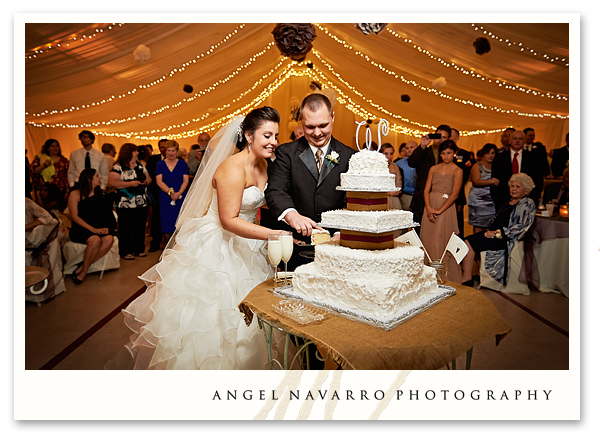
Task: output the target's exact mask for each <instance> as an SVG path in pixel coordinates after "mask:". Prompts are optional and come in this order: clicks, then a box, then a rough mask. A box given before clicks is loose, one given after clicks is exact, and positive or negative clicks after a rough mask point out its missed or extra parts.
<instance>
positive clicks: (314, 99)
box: [300, 93, 333, 120]
mask: <svg viewBox="0 0 600 439" xmlns="http://www.w3.org/2000/svg"><path fill="white" fill-rule="evenodd" d="M323 105H325V107H326V108H327V111H329V115H332V114H333V107H332V106H331V102H330V101H329V99H328V98H327V96H325V95H324V94H321V93H312V94H309V95H308V96H306V97H305V98H304V100H303V101H302V104H301V105H300V119H301V120H302V116H303V115H304V109H305V108H308V110H309V111H311V112H315V111H317V110H319V108H321V106H323Z"/></svg>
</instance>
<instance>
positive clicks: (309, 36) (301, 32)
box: [271, 23, 317, 61]
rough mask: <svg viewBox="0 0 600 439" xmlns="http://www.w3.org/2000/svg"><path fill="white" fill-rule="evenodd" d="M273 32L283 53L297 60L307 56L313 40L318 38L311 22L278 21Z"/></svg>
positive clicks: (276, 42)
mask: <svg viewBox="0 0 600 439" xmlns="http://www.w3.org/2000/svg"><path fill="white" fill-rule="evenodd" d="M271 33H272V34H273V37H274V39H275V45H276V46H277V48H278V49H279V51H280V52H281V54H282V55H284V56H289V57H290V58H291V59H293V60H295V61H303V60H304V58H306V55H307V54H308V52H310V51H311V50H312V44H311V43H312V41H313V40H314V39H315V38H317V32H316V30H315V27H314V26H313V25H312V24H311V23H278V24H277V25H276V26H275V28H273V30H272V31H271Z"/></svg>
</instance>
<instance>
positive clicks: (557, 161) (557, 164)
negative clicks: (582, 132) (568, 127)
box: [552, 133, 569, 178]
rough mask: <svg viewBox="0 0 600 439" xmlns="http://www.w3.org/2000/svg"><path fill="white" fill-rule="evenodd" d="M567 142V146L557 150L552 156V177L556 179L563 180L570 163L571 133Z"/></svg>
mask: <svg viewBox="0 0 600 439" xmlns="http://www.w3.org/2000/svg"><path fill="white" fill-rule="evenodd" d="M566 141H567V144H566V145H565V146H563V147H562V148H558V149H555V150H554V153H553V154H552V175H553V176H554V178H561V176H562V175H563V172H564V170H565V168H566V167H567V163H568V162H569V133H567V138H566Z"/></svg>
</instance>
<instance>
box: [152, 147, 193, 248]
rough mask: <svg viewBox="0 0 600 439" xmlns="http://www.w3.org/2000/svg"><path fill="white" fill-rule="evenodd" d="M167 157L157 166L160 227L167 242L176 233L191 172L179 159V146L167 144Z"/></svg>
mask: <svg viewBox="0 0 600 439" xmlns="http://www.w3.org/2000/svg"><path fill="white" fill-rule="evenodd" d="M165 146H166V153H165V154H166V157H165V159H164V160H163V161H160V162H158V164H157V165H156V184H157V185H158V187H159V188H160V190H161V192H160V227H161V232H162V233H163V234H166V235H167V241H168V240H169V237H170V236H171V234H172V233H173V232H174V231H175V221H177V216H178V215H179V211H180V210H181V205H182V204H183V200H184V198H185V197H184V193H185V190H186V188H187V186H188V179H189V175H188V173H189V171H188V167H187V165H186V164H185V161H183V160H180V159H178V157H177V154H178V150H179V144H178V143H177V142H176V141H175V140H168V141H167V143H166V145H165Z"/></svg>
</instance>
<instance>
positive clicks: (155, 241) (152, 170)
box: [146, 139, 167, 253]
mask: <svg viewBox="0 0 600 439" xmlns="http://www.w3.org/2000/svg"><path fill="white" fill-rule="evenodd" d="M166 145H167V139H160V140H159V141H158V149H159V151H160V154H154V155H151V156H150V157H148V160H147V161H146V170H147V171H148V175H150V178H152V183H150V186H148V190H149V191H150V194H151V195H152V197H153V198H154V203H153V204H152V224H151V227H150V236H151V237H152V241H150V249H149V250H148V251H149V252H151V253H152V252H155V251H158V250H160V244H161V242H162V239H163V234H162V232H161V230H160V203H159V201H158V199H159V196H160V188H159V187H158V185H157V184H156V165H157V164H158V162H160V161H161V160H164V159H165V153H166V152H167V146H166Z"/></svg>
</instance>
